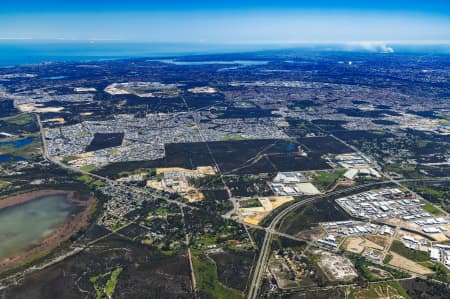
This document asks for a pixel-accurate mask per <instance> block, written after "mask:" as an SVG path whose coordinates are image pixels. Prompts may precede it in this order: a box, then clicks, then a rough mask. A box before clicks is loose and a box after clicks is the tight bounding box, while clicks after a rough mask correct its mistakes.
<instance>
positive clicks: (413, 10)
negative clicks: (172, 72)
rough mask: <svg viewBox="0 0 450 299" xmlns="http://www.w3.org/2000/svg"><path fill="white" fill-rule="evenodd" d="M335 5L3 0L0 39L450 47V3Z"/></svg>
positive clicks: (284, 1) (284, 0) (322, 1)
mask: <svg viewBox="0 0 450 299" xmlns="http://www.w3.org/2000/svg"><path fill="white" fill-rule="evenodd" d="M336 2H337V1H325V0H318V1H290V0H281V1H264V0H261V1H235V0H230V1H226V2H225V1H159V0H158V1H138V0H130V1H125V2H123V1H120V2H119V1H114V0H110V1H104V0H92V1H86V0H80V1H77V3H70V4H63V3H61V2H59V1H54V0H42V1H39V2H37V1H31V0H23V1H20V5H19V4H17V1H10V0H4V1H2V6H1V7H0V40H21V39H36V40H57V39H64V40H110V41H111V40H115V41H145V42H190V43H223V44H295V43H347V44H350V45H352V44H353V45H354V44H358V45H359V46H365V45H369V46H372V45H374V44H375V45H383V44H386V43H388V42H391V43H392V42H397V43H399V42H400V43H408V42H409V43H448V41H450V6H449V5H448V3H446V2H447V1H427V2H424V1H403V0H401V1H385V0H381V1H339V3H336ZM425 3H426V4H425Z"/></svg>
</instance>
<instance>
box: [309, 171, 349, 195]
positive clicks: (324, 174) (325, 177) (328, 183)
mask: <svg viewBox="0 0 450 299" xmlns="http://www.w3.org/2000/svg"><path fill="white" fill-rule="evenodd" d="M345 172H346V170H345V169H336V170H335V171H331V172H328V171H316V172H315V174H314V178H313V181H312V184H313V185H314V186H316V187H318V188H319V189H320V190H321V191H325V190H328V189H330V188H332V187H333V186H334V184H336V182H337V180H339V178H341V177H342V176H343V175H344V173H345Z"/></svg>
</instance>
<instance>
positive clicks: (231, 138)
mask: <svg viewBox="0 0 450 299" xmlns="http://www.w3.org/2000/svg"><path fill="white" fill-rule="evenodd" d="M220 140H221V141H230V140H245V137H242V136H223V137H222V138H220Z"/></svg>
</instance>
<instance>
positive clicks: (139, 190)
mask: <svg viewBox="0 0 450 299" xmlns="http://www.w3.org/2000/svg"><path fill="white" fill-rule="evenodd" d="M35 116H36V119H37V122H38V126H39V130H40V133H41V140H42V148H43V153H42V154H43V156H44V158H45V159H46V160H47V161H49V162H51V163H53V164H55V165H57V166H59V167H61V168H64V169H66V170H69V171H71V172H77V173H80V174H83V175H88V176H90V177H93V178H95V179H98V180H101V181H103V182H106V183H109V184H112V185H115V186H118V185H120V186H121V187H123V188H125V189H128V190H130V191H133V192H135V193H139V194H143V195H147V196H149V197H152V198H155V199H161V200H165V201H167V202H170V203H172V204H176V205H178V206H179V207H183V208H188V209H196V208H195V207H192V206H190V205H187V204H185V203H182V202H179V201H176V200H171V199H169V198H167V197H164V196H161V195H159V194H155V193H152V192H149V191H147V190H143V189H142V188H138V187H134V186H129V185H125V184H123V183H119V182H117V181H115V180H111V179H110V178H107V177H104V176H101V175H98V174H95V173H91V172H88V171H84V170H81V169H79V168H77V167H72V166H70V165H67V164H64V163H63V162H61V161H58V160H56V159H54V158H53V157H51V156H50V154H49V152H48V145H47V140H46V138H45V130H44V127H43V126H42V123H41V118H40V117H39V114H35Z"/></svg>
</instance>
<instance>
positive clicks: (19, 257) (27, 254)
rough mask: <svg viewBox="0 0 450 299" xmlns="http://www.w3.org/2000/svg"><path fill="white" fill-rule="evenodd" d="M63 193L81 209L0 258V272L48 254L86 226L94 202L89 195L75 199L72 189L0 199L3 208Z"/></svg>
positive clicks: (40, 191)
mask: <svg viewBox="0 0 450 299" xmlns="http://www.w3.org/2000/svg"><path fill="white" fill-rule="evenodd" d="M63 194H64V195H66V196H67V200H69V201H70V202H72V203H74V204H76V205H77V206H79V207H83V210H82V211H81V212H79V213H76V214H70V215H69V216H68V217H67V219H66V220H65V221H64V223H63V224H61V225H60V226H59V227H57V228H55V229H54V230H53V232H52V233H51V234H50V235H49V236H47V237H45V238H43V239H41V240H40V241H39V243H38V244H36V245H33V246H30V247H28V248H24V249H23V250H20V251H18V252H17V253H16V254H15V255H13V256H10V257H7V258H4V259H0V272H3V271H6V270H8V269H11V268H14V267H15V266H17V265H19V264H20V263H23V262H28V261H31V260H32V259H34V258H35V257H40V256H43V255H46V254H48V253H49V252H50V251H51V250H53V249H54V248H56V247H58V246H59V245H60V244H62V243H63V242H65V241H67V240H68V239H69V238H70V237H71V236H72V235H74V234H75V233H77V232H78V231H80V230H81V229H82V228H84V227H86V226H87V225H88V224H89V220H90V216H91V209H90V207H91V206H92V205H93V204H94V202H95V199H94V197H92V196H91V197H89V199H88V200H84V201H81V200H77V199H76V198H75V192H74V191H65V190H39V191H32V192H29V193H23V194H18V195H14V196H12V197H10V198H8V199H3V200H0V204H1V205H0V208H1V209H3V208H7V207H12V206H15V205H20V204H22V203H25V202H28V201H31V200H35V199H38V198H40V197H43V196H49V195H63ZM3 201H5V202H3Z"/></svg>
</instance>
